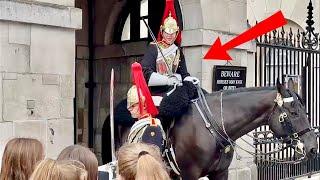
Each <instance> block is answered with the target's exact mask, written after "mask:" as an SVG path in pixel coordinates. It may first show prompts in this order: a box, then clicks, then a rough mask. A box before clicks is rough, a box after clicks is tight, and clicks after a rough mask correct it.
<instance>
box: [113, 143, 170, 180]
mask: <svg viewBox="0 0 320 180" xmlns="http://www.w3.org/2000/svg"><path fill="white" fill-rule="evenodd" d="M117 156H118V171H119V175H120V179H122V180H148V179H154V180H169V179H170V177H169V175H168V173H167V171H166V168H165V165H164V163H163V161H162V158H161V154H160V151H159V148H158V147H156V146H154V145H149V144H144V143H131V144H125V145H123V146H122V147H120V149H119V151H118V154H117Z"/></svg>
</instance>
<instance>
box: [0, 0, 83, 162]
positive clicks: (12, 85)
mask: <svg viewBox="0 0 320 180" xmlns="http://www.w3.org/2000/svg"><path fill="white" fill-rule="evenodd" d="M73 6H74V1H73V0H59V1H50V0H42V1H12V0H10V1H0V12H1V13H0V68H1V69H0V99H1V102H0V114H1V116H0V132H1V134H0V156H1V157H2V153H3V149H4V146H5V144H6V142H7V141H8V140H9V139H11V138H13V137H32V138H36V139H39V140H40V141H41V142H42V143H43V145H44V147H45V149H46V155H47V156H48V157H51V158H55V157H56V156H57V155H58V153H60V151H61V150H62V149H63V148H64V147H66V146H68V145H71V144H73V143H74V131H73V129H74V128H73V126H74V125H73V124H74V123H73V121H74V119H73V117H74V112H73V101H74V97H75V86H74V85H75V30H76V29H80V28H81V10H80V9H77V8H74V7H73Z"/></svg>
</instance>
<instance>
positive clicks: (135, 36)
mask: <svg viewBox="0 0 320 180" xmlns="http://www.w3.org/2000/svg"><path fill="white" fill-rule="evenodd" d="M131 2H132V1H131ZM148 4H149V3H148V0H142V1H140V2H137V3H135V2H133V3H132V4H130V6H131V8H130V12H129V15H128V16H127V18H126V21H125V23H124V26H123V29H122V33H121V41H129V40H140V39H144V38H148V34H149V33H148V28H147V27H146V25H145V24H144V22H143V19H145V21H146V23H148ZM133 27H134V28H133Z"/></svg>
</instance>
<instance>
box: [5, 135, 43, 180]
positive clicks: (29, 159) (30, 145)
mask: <svg viewBox="0 0 320 180" xmlns="http://www.w3.org/2000/svg"><path fill="white" fill-rule="evenodd" d="M43 158H44V150H43V146H42V144H41V142H40V141H38V140H36V139H30V138H14V139H11V140H10V141H9V142H8V143H7V145H6V147H5V149H4V153H3V156H2V165H1V175H0V179H1V180H7V179H8V180H11V179H19V180H28V179H29V177H30V175H31V173H32V172H33V170H34V168H35V166H36V163H37V162H39V161H41V160H42V159H43Z"/></svg>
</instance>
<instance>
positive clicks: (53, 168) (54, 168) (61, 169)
mask: <svg viewBox="0 0 320 180" xmlns="http://www.w3.org/2000/svg"><path fill="white" fill-rule="evenodd" d="M47 179H50V180H87V179H88V178H87V171H86V170H85V167H84V165H83V164H82V163H81V162H79V161H76V160H61V161H59V160H53V159H45V160H43V161H41V162H40V163H39V164H38V165H37V166H36V168H35V170H34V171H33V173H32V175H31V177H30V180H47Z"/></svg>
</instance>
